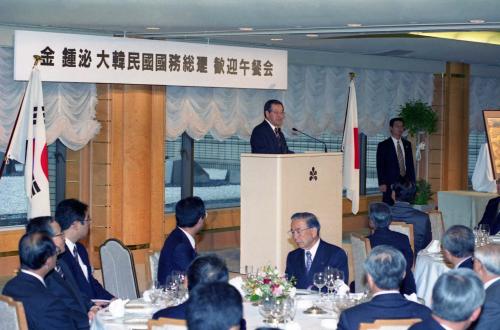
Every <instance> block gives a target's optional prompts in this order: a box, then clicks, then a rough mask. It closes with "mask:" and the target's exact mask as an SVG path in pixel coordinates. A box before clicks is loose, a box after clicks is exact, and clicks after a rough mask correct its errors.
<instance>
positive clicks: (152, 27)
mask: <svg viewBox="0 0 500 330" xmlns="http://www.w3.org/2000/svg"><path fill="white" fill-rule="evenodd" d="M159 29H160V28H159V27H157V26H148V27H147V28H146V30H154V31H157V30H159Z"/></svg>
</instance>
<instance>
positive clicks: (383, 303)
mask: <svg viewBox="0 0 500 330" xmlns="http://www.w3.org/2000/svg"><path fill="white" fill-rule="evenodd" d="M364 268H365V270H366V279H367V283H368V287H369V288H370V291H371V293H372V294H373V298H372V300H370V301H369V302H366V303H362V304H359V305H357V306H354V307H351V308H349V309H346V310H345V311H343V312H342V313H341V314H340V319H339V323H338V328H337V329H338V330H358V329H359V324H360V323H372V322H374V321H375V320H378V319H406V318H419V319H421V320H424V319H426V318H427V317H429V316H430V314H431V311H430V309H429V308H427V307H425V306H424V305H420V304H418V303H415V302H412V301H409V300H407V299H405V297H404V296H403V295H401V294H400V293H399V285H400V283H401V281H402V279H403V277H404V276H405V269H406V260H405V258H404V256H403V254H402V253H401V252H399V251H398V250H396V249H395V248H393V247H391V246H388V245H379V246H377V247H375V248H374V249H373V250H372V251H371V252H370V255H369V256H368V258H367V259H366V261H365V263H364Z"/></svg>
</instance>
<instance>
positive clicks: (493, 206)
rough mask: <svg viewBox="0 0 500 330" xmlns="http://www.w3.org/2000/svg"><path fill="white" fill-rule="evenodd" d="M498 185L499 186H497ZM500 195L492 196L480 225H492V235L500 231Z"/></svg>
mask: <svg viewBox="0 0 500 330" xmlns="http://www.w3.org/2000/svg"><path fill="white" fill-rule="evenodd" d="M497 187H498V186H497ZM499 205H500V197H495V198H492V199H490V200H489V201H488V205H486V209H485V210H484V213H483V218H482V219H481V221H480V222H479V224H480V225H483V224H484V225H488V226H490V235H496V234H497V233H498V232H499V231H500V208H499V207H498V206H499Z"/></svg>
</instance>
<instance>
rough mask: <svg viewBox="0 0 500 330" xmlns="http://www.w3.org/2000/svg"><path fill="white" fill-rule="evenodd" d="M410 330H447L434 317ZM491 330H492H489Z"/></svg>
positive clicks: (413, 326)
mask: <svg viewBox="0 0 500 330" xmlns="http://www.w3.org/2000/svg"><path fill="white" fill-rule="evenodd" d="M408 330H445V328H443V327H442V326H441V324H439V323H438V322H437V321H436V320H434V318H433V317H429V318H427V319H426V320H424V321H422V322H419V323H415V324H414V325H412V326H411V327H410V328H409V329H408ZM489 330H491V329H489Z"/></svg>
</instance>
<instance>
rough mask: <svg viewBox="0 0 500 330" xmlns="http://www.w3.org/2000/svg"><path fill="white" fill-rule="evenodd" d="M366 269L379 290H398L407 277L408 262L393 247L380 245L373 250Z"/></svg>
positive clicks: (367, 260)
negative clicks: (405, 276)
mask: <svg viewBox="0 0 500 330" xmlns="http://www.w3.org/2000/svg"><path fill="white" fill-rule="evenodd" d="M364 267H365V270H366V272H367V273H368V274H370V276H371V277H372V279H373V282H375V285H377V287H378V288H380V289H383V290H396V289H399V285H400V283H401V281H402V280H403V277H404V275H405V269H406V260H405V257H404V256H403V254H402V253H401V252H399V251H398V250H396V249H395V248H393V247H392V246H389V245H379V246H376V247H375V248H373V249H372V251H371V252H370V255H369V256H368V258H367V259H366V260H365V263H364Z"/></svg>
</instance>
